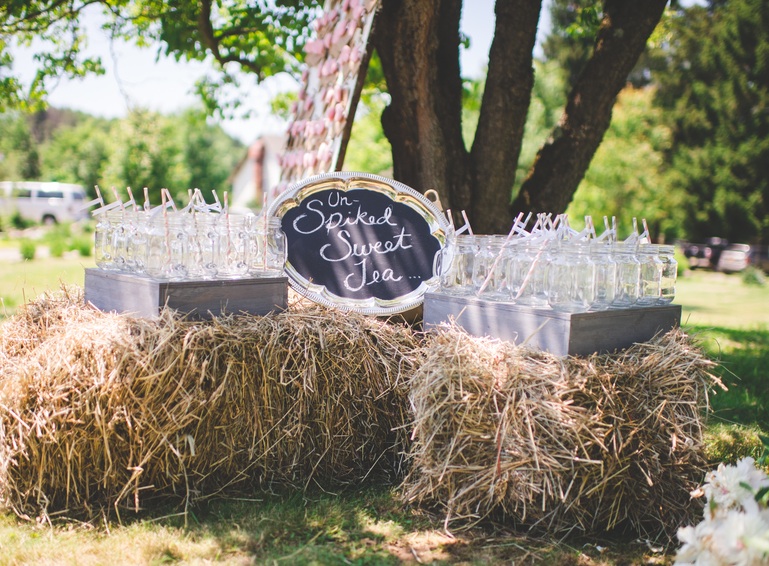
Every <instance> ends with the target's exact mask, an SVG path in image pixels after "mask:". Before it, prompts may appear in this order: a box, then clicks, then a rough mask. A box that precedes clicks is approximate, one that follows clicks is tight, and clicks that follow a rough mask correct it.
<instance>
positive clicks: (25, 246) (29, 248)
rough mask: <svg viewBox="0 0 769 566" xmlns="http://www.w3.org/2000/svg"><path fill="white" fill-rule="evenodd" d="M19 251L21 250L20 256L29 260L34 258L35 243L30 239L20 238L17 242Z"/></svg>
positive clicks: (35, 251)
mask: <svg viewBox="0 0 769 566" xmlns="http://www.w3.org/2000/svg"><path fill="white" fill-rule="evenodd" d="M19 251H20V252H21V257H22V258H23V259H26V260H29V261H31V260H33V259H35V254H36V253H37V244H36V243H35V242H33V241H32V240H27V239H24V240H21V242H20V243H19Z"/></svg>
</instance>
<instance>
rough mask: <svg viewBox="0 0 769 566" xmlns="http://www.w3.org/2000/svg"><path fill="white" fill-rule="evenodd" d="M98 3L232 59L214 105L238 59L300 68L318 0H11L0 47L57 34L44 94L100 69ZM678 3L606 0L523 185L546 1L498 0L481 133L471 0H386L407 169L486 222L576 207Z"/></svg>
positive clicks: (195, 54)
mask: <svg viewBox="0 0 769 566" xmlns="http://www.w3.org/2000/svg"><path fill="white" fill-rule="evenodd" d="M94 4H100V5H101V6H102V7H103V8H104V10H105V11H106V13H107V14H108V16H109V19H108V22H107V24H105V27H106V28H107V30H108V31H109V33H111V34H112V35H113V36H120V37H127V38H132V39H135V40H137V41H138V42H139V43H143V44H149V43H151V42H159V44H160V46H161V47H160V49H161V50H162V51H163V52H165V53H168V54H171V55H173V56H175V57H177V58H179V59H197V60H203V59H206V58H208V57H210V58H211V59H212V60H213V61H214V62H215V65H216V67H217V69H218V71H219V72H218V74H216V75H212V77H210V78H209V80H207V81H205V82H204V83H201V84H200V85H199V90H200V93H201V95H202V96H203V98H204V100H205V101H206V102H207V103H208V104H209V105H213V101H214V100H215V99H216V95H217V90H218V87H219V86H220V85H222V84H227V83H231V82H233V81H234V80H235V74H234V72H233V70H234V69H238V70H245V71H248V72H249V73H251V74H252V75H253V76H254V77H256V78H257V79H262V78H264V77H266V76H268V75H270V74H275V73H278V72H281V71H289V72H296V71H297V70H298V65H299V64H300V63H301V61H302V51H301V49H302V46H303V44H304V42H305V40H306V39H307V37H308V35H309V28H308V23H309V21H310V19H311V18H312V16H313V14H314V13H316V11H317V9H318V5H317V4H315V3H306V2H300V1H298V0H276V1H275V2H270V3H258V4H255V3H241V2H237V1H235V0H229V1H228V0H224V1H221V2H213V1H212V0H200V1H196V2H192V1H191V0H172V1H170V2H156V1H155V0H109V1H107V0H69V1H67V2H60V1H59V0H31V1H26V0H25V1H21V0H11V1H10V2H6V3H4V4H3V5H2V6H0V49H2V48H3V47H4V46H5V45H6V44H7V43H8V42H9V41H10V38H11V37H13V38H20V39H21V40H23V41H29V40H30V39H31V38H32V37H37V38H40V39H42V40H47V41H48V43H47V44H46V49H45V50H44V52H43V53H42V54H41V59H40V72H39V73H38V76H37V79H36V80H35V82H34V83H33V85H32V91H31V95H32V98H33V99H34V97H36V96H37V97H40V96H44V94H45V91H46V88H47V84H48V80H49V79H50V78H51V77H54V76H58V75H60V74H69V75H77V74H82V73H85V72H99V71H100V66H99V62H98V61H92V60H89V59H87V58H83V57H82V53H81V47H82V41H83V37H82V30H81V28H80V21H81V13H82V11H83V10H85V9H86V8H88V7H89V6H91V5H94ZM469 4H470V3H468V5H469ZM665 4H666V0H647V1H645V2H637V1H635V0H605V2H604V3H603V4H602V9H601V20H600V24H599V26H598V30H597V33H596V36H595V43H594V48H593V50H592V54H591V56H590V58H589V60H588V61H587V63H586V64H585V66H584V69H583V71H582V72H581V73H580V75H579V77H578V78H577V79H576V80H575V82H574V86H573V88H572V89H571V91H570V92H569V95H568V98H567V103H566V106H565V110H564V113H563V115H562V117H561V119H560V120H559V122H558V124H557V125H556V127H555V129H554V130H553V132H552V135H551V136H549V137H548V139H547V141H546V142H545V144H544V145H543V146H542V148H541V149H540V151H539V152H538V154H537V156H536V158H535V160H534V162H533V165H532V167H531V169H530V171H529V173H528V174H527V176H526V177H525V179H524V180H523V182H522V183H521V185H520V188H519V189H518V188H514V184H515V179H516V172H517V164H518V161H519V157H520V153H521V148H522V139H523V134H524V127H525V122H526V115H527V111H528V107H529V103H530V100H531V90H532V87H533V84H534V80H533V75H534V73H533V69H532V61H533V56H532V53H533V49H534V44H535V40H536V30H537V25H538V22H539V14H540V10H541V2H540V1H534V2H532V1H524V0H504V1H501V0H500V1H499V2H497V3H496V6H495V32H494V38H493V40H492V43H491V48H490V52H489V66H488V75H487V78H486V82H485V86H484V89H483V99H482V103H481V107H480V109H479V113H478V126H477V128H476V130H475V133H474V135H473V138H472V143H471V144H469V147H468V146H466V145H465V142H464V139H463V128H462V116H463V115H462V93H463V82H462V78H461V74H460V66H459V53H460V48H461V47H460V46H461V45H462V37H461V34H460V15H461V10H462V7H463V2H462V0H383V1H382V4H381V9H380V12H379V13H378V15H377V20H376V26H375V29H374V32H373V35H372V43H373V45H374V47H375V48H376V50H377V53H378V55H379V58H380V60H381V62H382V71H383V75H384V77H385V80H386V83H387V90H388V93H389V95H390V99H391V100H390V103H389V104H388V106H387V107H386V108H385V109H384V111H383V114H382V121H383V126H384V132H385V135H386V136H387V138H388V140H389V142H390V145H391V148H392V157H393V174H394V177H395V178H396V179H399V180H400V181H402V182H404V183H406V184H408V185H410V186H412V187H414V188H417V189H420V190H425V189H428V188H435V189H436V190H438V192H439V193H440V194H441V196H442V200H443V202H444V204H445V205H447V206H449V207H451V208H452V209H453V210H457V211H459V210H463V209H464V210H466V211H467V212H468V213H469V214H470V216H471V219H472V221H473V224H474V226H475V228H476V230H477V231H479V232H481V231H483V232H499V231H506V230H507V229H508V228H509V225H510V222H511V219H512V217H513V216H514V215H515V213H516V212H518V211H521V210H523V211H528V210H531V211H543V210H546V211H552V212H561V211H563V210H564V209H565V208H566V206H567V204H568V203H569V201H570V200H571V198H572V195H573V193H574V191H575V190H576V188H577V186H578V184H579V181H580V180H581V179H582V177H583V175H584V173H585V171H586V170H587V167H588V165H589V163H590V161H591V159H592V157H593V154H594V153H595V150H596V149H597V147H598V145H599V144H600V142H601V139H602V138H603V134H604V132H605V131H606V128H607V127H608V125H609V122H610V119H611V109H612V106H613V104H614V100H615V98H616V96H617V93H618V92H619V91H620V90H621V88H622V87H623V86H624V84H625V82H626V79H627V76H628V74H629V73H630V71H631V69H632V68H633V65H634V64H635V62H636V60H637V59H638V57H639V56H640V54H641V53H642V51H643V49H644V45H645V43H646V40H647V38H648V37H649V35H650V34H651V33H652V31H653V30H654V28H655V26H656V24H657V22H658V21H659V19H660V17H661V15H662V12H663V9H664V7H665ZM468 9H472V7H471V6H470V7H468ZM3 57H7V51H3V52H0V64H2V63H3V61H4V60H5V59H3ZM6 68H7V65H6V66H3V67H2V68H0V69H2V70H3V71H4V70H5V69H6ZM6 78H9V79H12V78H13V77H6ZM2 84H3V85H4V88H5V89H6V94H7V95H8V96H7V98H6V99H5V100H7V101H11V102H12V101H13V100H15V99H20V98H23V97H22V96H21V95H20V93H19V91H18V89H16V90H14V83H13V81H12V80H9V81H5V82H3V83H2ZM9 89H10V92H9ZM28 98H29V97H28ZM513 192H514V193H515V199H514V201H513V202H512V203H511V196H512V194H513Z"/></svg>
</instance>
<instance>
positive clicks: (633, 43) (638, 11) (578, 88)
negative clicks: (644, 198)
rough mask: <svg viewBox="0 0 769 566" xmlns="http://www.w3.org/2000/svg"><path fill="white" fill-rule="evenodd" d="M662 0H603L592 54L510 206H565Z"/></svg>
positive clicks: (657, 16)
mask: <svg viewBox="0 0 769 566" xmlns="http://www.w3.org/2000/svg"><path fill="white" fill-rule="evenodd" d="M666 4H667V0H644V1H642V2H639V1H637V0H607V1H606V2H605V4H604V16H603V20H602V22H601V27H600V29H599V31H598V37H597V38H596V45H595V49H594V51H593V55H592V57H591V58H590V60H589V61H588V62H587V65H586V66H585V69H584V70H583V72H582V74H581V75H580V76H579V78H578V79H577V82H576V83H575V85H574V88H573V89H572V91H571V93H570V94H569V97H568V101H567V103H566V108H565V110H564V113H563V116H562V117H561V120H560V123H559V124H558V125H557V126H556V128H555V130H554V132H553V134H552V136H551V137H550V139H549V140H548V141H547V142H546V143H545V145H544V146H543V147H542V148H541V149H540V150H539V153H538V154H537V157H536V159H535V161H534V164H533V166H532V168H531V170H530V171H529V174H528V176H527V177H526V180H525V181H524V182H523V184H522V185H521V190H520V191H519V192H518V195H517V197H516V198H515V200H514V201H513V209H514V210H517V211H522V212H554V213H560V212H563V211H564V210H566V207H567V206H568V205H569V202H570V201H571V198H572V196H574V193H575V192H576V190H577V187H578V186H579V183H580V181H581V180H582V178H583V177H584V175H585V172H586V171H587V169H588V167H589V166H590V161H591V160H592V159H593V155H594V154H595V151H596V149H598V146H599V145H600V143H601V140H602V139H603V136H604V133H605V132H606V130H607V129H608V127H609V124H610V122H611V115H612V108H613V106H614V102H615V100H616V99H617V95H618V94H619V92H620V90H622V88H623V87H624V86H625V84H626V83H627V77H628V75H629V74H630V71H631V70H632V69H633V66H634V65H635V63H636V61H637V60H638V58H639V57H640V55H641V53H642V52H643V50H644V48H645V46H646V41H647V40H648V38H649V36H650V35H651V33H652V31H654V28H655V27H656V26H657V23H658V22H659V20H660V18H661V17H662V13H663V11H664V9H665V5H666Z"/></svg>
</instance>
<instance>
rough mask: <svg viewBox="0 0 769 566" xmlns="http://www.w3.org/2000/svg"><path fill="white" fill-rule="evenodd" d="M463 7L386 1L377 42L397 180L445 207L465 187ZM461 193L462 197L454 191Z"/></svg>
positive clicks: (441, 1)
mask: <svg viewBox="0 0 769 566" xmlns="http://www.w3.org/2000/svg"><path fill="white" fill-rule="evenodd" d="M461 4H462V3H461V0H430V1H427V0H384V2H383V4H382V8H381V10H380V12H379V14H378V15H377V23H376V29H375V30H374V33H373V36H372V41H373V43H374V46H375V48H376V50H377V52H378V53H379V57H380V59H381V61H382V70H383V72H384V75H385V78H386V80H387V85H388V91H389V93H390V95H391V97H392V100H391V103H390V105H389V106H388V107H387V109H386V110H385V112H384V113H383V115H382V125H383V127H384V131H385V135H386V136H387V138H388V140H389V141H390V143H391V145H392V147H393V168H394V176H395V178H396V179H398V180H400V181H402V182H404V183H406V184H407V185H409V186H412V187H414V188H415V189H418V190H426V189H429V188H434V189H436V190H437V191H438V193H439V194H440V196H441V200H442V201H443V202H444V204H446V203H448V202H449V195H452V194H454V193H456V192H460V191H461V190H463V189H462V187H463V186H467V185H468V183H467V181H468V179H467V176H466V164H467V152H466V151H465V148H464V144H463V142H462V132H461V110H462V82H461V78H460V74H459V40H460V37H459V19H460V14H461ZM455 189H456V190H455Z"/></svg>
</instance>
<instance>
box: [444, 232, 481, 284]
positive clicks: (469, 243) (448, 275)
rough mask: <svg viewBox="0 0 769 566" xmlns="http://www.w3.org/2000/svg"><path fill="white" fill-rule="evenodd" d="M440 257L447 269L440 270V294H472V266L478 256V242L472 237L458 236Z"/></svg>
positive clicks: (466, 235) (450, 242)
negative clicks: (445, 263)
mask: <svg viewBox="0 0 769 566" xmlns="http://www.w3.org/2000/svg"><path fill="white" fill-rule="evenodd" d="M447 248H448V250H447V251H446V252H445V253H443V255H442V256H441V257H442V258H443V259H444V260H445V261H446V262H447V263H448V267H442V268H441V287H440V288H441V292H443V293H446V294H448V295H460V296H467V295H472V294H473V292H474V287H473V265H474V263H475V258H476V256H477V255H478V240H477V239H476V237H475V236H474V235H470V234H459V235H457V236H454V237H453V238H452V239H451V240H449V243H448V245H447Z"/></svg>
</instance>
